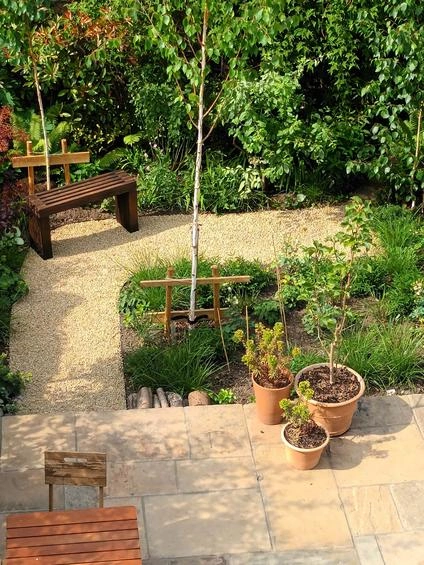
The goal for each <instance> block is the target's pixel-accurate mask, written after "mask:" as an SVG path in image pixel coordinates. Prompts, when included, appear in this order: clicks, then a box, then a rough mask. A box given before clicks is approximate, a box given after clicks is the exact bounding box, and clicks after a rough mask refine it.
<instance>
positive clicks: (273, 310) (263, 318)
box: [253, 299, 281, 326]
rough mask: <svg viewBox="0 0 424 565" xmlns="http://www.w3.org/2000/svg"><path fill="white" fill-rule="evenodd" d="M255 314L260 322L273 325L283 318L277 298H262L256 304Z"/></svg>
mask: <svg viewBox="0 0 424 565" xmlns="http://www.w3.org/2000/svg"><path fill="white" fill-rule="evenodd" d="M253 315H254V316H255V318H256V319H257V320H258V321H259V322H263V323H265V324H267V325H268V326H273V325H274V324H275V323H276V322H278V320H279V319H280V318H281V311H280V305H279V303H278V301H277V300H273V299H272V300H261V301H260V302H257V303H256V304H254V306H253Z"/></svg>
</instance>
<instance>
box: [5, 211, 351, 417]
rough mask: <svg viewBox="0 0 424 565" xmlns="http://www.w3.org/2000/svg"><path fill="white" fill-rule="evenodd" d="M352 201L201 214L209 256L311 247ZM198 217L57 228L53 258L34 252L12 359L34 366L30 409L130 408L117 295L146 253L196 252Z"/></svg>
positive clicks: (264, 255)
mask: <svg viewBox="0 0 424 565" xmlns="http://www.w3.org/2000/svg"><path fill="white" fill-rule="evenodd" d="M342 217H343V208H342V207H330V206H326V207H320V208H313V209H307V210H284V211H260V212H252V213H246V214H228V215H223V216H215V215H212V214H211V215H209V214H206V215H202V216H201V218H200V222H201V228H200V253H202V254H204V255H209V256H220V257H223V258H224V257H237V256H243V257H245V258H247V259H254V258H259V259H261V260H263V261H264V262H268V261H272V260H273V259H274V257H275V254H274V248H275V249H276V250H277V253H278V251H279V250H281V249H282V247H283V244H284V242H286V241H287V240H288V239H290V240H291V241H297V242H299V243H302V244H309V243H311V242H312V241H313V239H324V238H325V237H326V236H327V235H331V234H333V233H334V232H336V231H337V230H338V229H339V226H340V221H341V219H342ZM190 228H191V216H189V215H169V216H142V217H140V230H139V231H138V232H136V233H133V234H129V233H128V232H126V231H125V230H124V229H123V228H122V227H121V226H119V225H118V224H117V223H116V222H115V220H114V219H107V220H101V221H88V222H82V223H76V224H69V225H65V226H62V227H60V228H58V229H56V230H54V231H53V232H52V240H53V254H54V257H53V259H50V260H48V261H43V260H42V259H41V258H40V257H39V256H38V255H37V254H36V253H35V252H34V251H33V250H30V251H29V253H28V255H27V258H26V260H25V263H24V266H23V276H24V278H25V280H26V281H27V283H28V285H29V289H30V290H29V293H28V295H27V296H26V297H25V298H23V299H22V300H20V301H19V302H18V303H17V304H15V306H14V308H13V313H12V333H11V340H10V364H11V367H12V368H13V369H19V370H21V371H29V372H31V373H32V380H31V382H30V384H29V385H28V387H27V389H26V390H25V392H24V394H23V397H22V401H21V402H20V406H19V411H20V413H22V414H36V413H42V414H54V413H59V412H68V411H72V412H75V411H91V410H93V411H105V410H118V409H122V408H125V390H124V377H123V371H122V359H121V352H120V330H119V316H118V310H117V301H118V296H119V291H120V288H121V287H122V285H123V284H124V282H125V280H126V279H127V278H128V276H129V273H130V271H131V269H133V268H134V267H135V265H136V264H137V260H139V259H140V258H145V257H150V258H154V257H155V256H158V255H160V256H162V257H167V258H169V260H170V261H172V257H175V256H181V255H182V254H186V255H187V256H189V255H190V241H191V239H190Z"/></svg>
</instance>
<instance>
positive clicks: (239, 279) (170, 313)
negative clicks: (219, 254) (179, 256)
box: [139, 265, 250, 337]
mask: <svg viewBox="0 0 424 565" xmlns="http://www.w3.org/2000/svg"><path fill="white" fill-rule="evenodd" d="M211 271H212V276H211V277H199V278H198V279H197V284H198V285H210V286H212V294H213V308H199V309H196V310H195V314H196V318H198V317H205V318H207V319H208V320H213V322H214V325H215V327H219V324H220V321H221V320H222V319H223V317H224V316H225V311H226V310H228V308H221V304H220V298H219V296H220V287H221V285H222V284H225V283H229V282H231V283H248V282H250V276H249V275H234V276H228V277H221V276H220V274H219V270H218V267H217V266H216V265H212V267H211ZM174 274H175V270H174V268H173V267H168V269H167V272H166V279H158V280H150V281H140V283H139V284H140V286H141V288H148V287H158V286H164V287H165V311H164V312H153V313H152V318H153V319H154V320H155V321H157V322H159V323H161V324H163V325H164V331H165V335H166V336H167V337H169V336H170V335H171V321H172V320H173V319H175V318H180V317H184V318H185V317H186V318H187V319H188V315H189V310H172V289H173V288H174V286H190V284H191V278H187V279H175V278H174Z"/></svg>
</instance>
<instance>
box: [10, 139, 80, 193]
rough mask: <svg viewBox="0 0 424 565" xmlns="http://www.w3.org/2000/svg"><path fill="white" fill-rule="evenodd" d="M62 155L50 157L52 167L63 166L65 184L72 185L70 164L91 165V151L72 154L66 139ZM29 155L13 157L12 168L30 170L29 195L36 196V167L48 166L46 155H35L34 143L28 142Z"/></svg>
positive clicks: (55, 154)
mask: <svg viewBox="0 0 424 565" xmlns="http://www.w3.org/2000/svg"><path fill="white" fill-rule="evenodd" d="M60 144H61V149H62V152H61V153H52V154H51V155H49V163H50V166H52V167H55V166H61V165H62V166H63V169H64V172H65V184H66V185H68V184H71V172H70V168H69V165H70V164H79V163H89V162H90V152H89V151H78V152H75V153H70V152H69V151H68V143H67V141H66V139H62V140H61V142H60ZM26 150H27V154H26V155H23V156H22V157H13V158H12V166H13V168H14V169H20V168H25V167H27V168H28V192H29V194H34V192H35V173H34V167H43V166H45V164H46V158H45V156H44V153H42V154H41V153H33V150H32V142H31V141H27V143H26Z"/></svg>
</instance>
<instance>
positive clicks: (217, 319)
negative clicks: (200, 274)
mask: <svg viewBox="0 0 424 565" xmlns="http://www.w3.org/2000/svg"><path fill="white" fill-rule="evenodd" d="M212 277H214V278H216V277H219V270H218V267H217V266H216V265H212ZM212 292H213V310H214V312H213V320H214V324H215V327H216V328H218V327H219V323H220V319H221V312H220V304H219V283H214V284H213V285H212Z"/></svg>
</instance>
